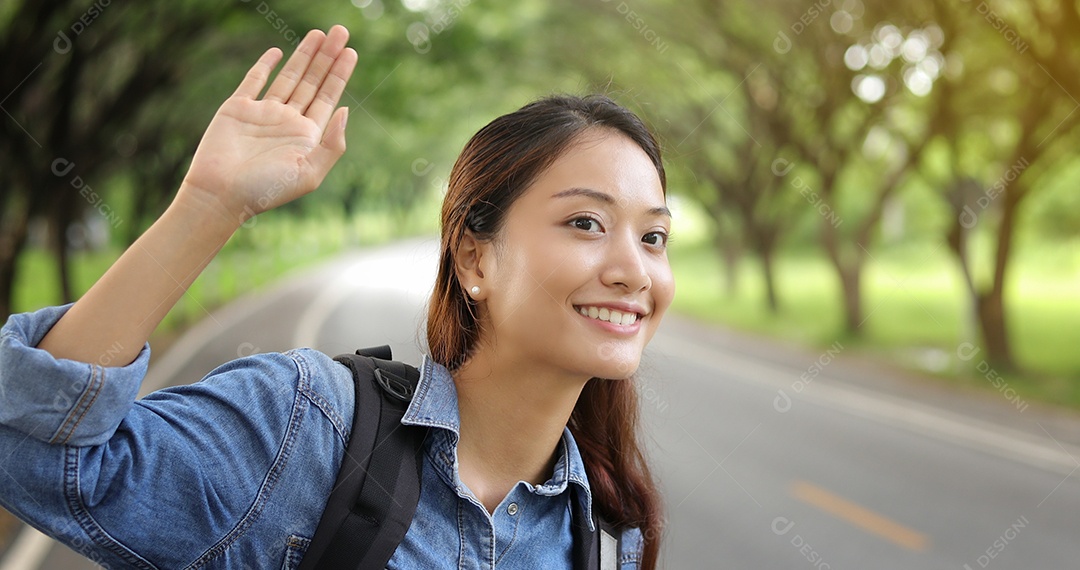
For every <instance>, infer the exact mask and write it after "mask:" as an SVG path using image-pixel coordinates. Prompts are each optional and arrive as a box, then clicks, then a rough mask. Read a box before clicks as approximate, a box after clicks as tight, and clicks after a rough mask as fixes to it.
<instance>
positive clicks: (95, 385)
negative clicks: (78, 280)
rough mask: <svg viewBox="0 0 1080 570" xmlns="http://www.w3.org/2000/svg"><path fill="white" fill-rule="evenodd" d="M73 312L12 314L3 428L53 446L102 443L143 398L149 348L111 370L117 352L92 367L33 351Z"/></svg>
mask: <svg viewBox="0 0 1080 570" xmlns="http://www.w3.org/2000/svg"><path fill="white" fill-rule="evenodd" d="M70 308H71V305H70V304H68V305H64V306H60V307H47V308H44V309H41V310H38V311H34V312H31V313H20V314H15V315H11V317H9V318H8V320H7V323H6V324H5V325H4V326H3V328H0V424H3V425H6V426H8V427H10V428H13V429H16V430H18V431H20V432H23V433H25V434H27V435H28V436H30V437H33V438H35V439H39V440H41V441H45V442H48V443H54V444H66V445H72V446H87V445H99V444H102V443H104V442H106V441H108V440H109V438H110V437H111V436H112V434H113V433H114V432H115V431H116V428H117V427H118V426H119V425H120V422H121V421H122V420H123V419H124V416H125V415H127V412H128V410H129V409H130V408H131V404H132V402H134V401H135V398H136V397H137V396H138V392H139V385H140V384H141V383H142V380H143V378H144V377H145V376H146V369H147V365H148V363H149V361H150V344H149V343H147V344H145V345H144V346H143V348H142V350H141V351H140V352H139V355H138V356H137V357H136V358H135V360H134V361H132V362H131V363H130V364H128V365H126V366H110V365H112V364H116V362H113V358H112V357H111V356H110V354H112V353H113V351H112V350H110V351H107V352H106V353H105V355H104V356H102V358H101V359H100V360H99V361H98V362H97V363H93V364H90V363H86V362H77V361H74V360H68V359H64V358H54V357H53V356H52V355H51V354H49V353H48V352H46V351H44V350H41V349H38V348H34V347H36V346H37V344H38V343H39V342H41V339H42V338H44V337H45V335H46V334H47V333H48V332H49V330H50V329H52V327H53V325H55V324H56V322H57V321H59V320H60V318H61V317H62V316H64V314H65V313H66V312H67V311H68V309H70ZM114 350H115V352H117V353H118V352H119V351H120V347H119V346H117V347H115V349H114Z"/></svg>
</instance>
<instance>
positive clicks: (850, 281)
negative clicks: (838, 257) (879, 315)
mask: <svg viewBox="0 0 1080 570" xmlns="http://www.w3.org/2000/svg"><path fill="white" fill-rule="evenodd" d="M836 273H837V275H839V276H840V288H841V290H842V293H843V297H844V299H843V300H844V332H845V333H847V334H848V336H852V337H860V336H862V335H863V332H862V324H863V321H864V320H865V319H864V318H863V309H862V288H861V281H862V264H861V263H855V264H854V265H852V266H848V267H845V266H842V265H837V267H836Z"/></svg>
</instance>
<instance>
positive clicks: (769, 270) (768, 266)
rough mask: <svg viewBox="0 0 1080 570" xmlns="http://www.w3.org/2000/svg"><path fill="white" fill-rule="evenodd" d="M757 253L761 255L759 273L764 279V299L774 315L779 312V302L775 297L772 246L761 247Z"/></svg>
mask: <svg viewBox="0 0 1080 570" xmlns="http://www.w3.org/2000/svg"><path fill="white" fill-rule="evenodd" d="M758 254H759V255H760V256H761V273H762V277H763V278H764V279H765V300H766V302H767V304H768V307H769V312H770V313H772V314H773V315H775V314H777V313H779V312H780V302H779V300H777V297H776V277H775V275H774V273H773V250H772V247H762V248H760V251H758Z"/></svg>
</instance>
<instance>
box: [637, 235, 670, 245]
mask: <svg viewBox="0 0 1080 570" xmlns="http://www.w3.org/2000/svg"><path fill="white" fill-rule="evenodd" d="M650 239H652V240H655V241H650ZM668 239H669V238H668V234H666V233H664V232H649V233H647V234H645V237H643V238H641V241H643V242H645V243H647V244H649V245H657V246H660V247H666V246H667V244H668Z"/></svg>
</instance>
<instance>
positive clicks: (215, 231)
mask: <svg viewBox="0 0 1080 570" xmlns="http://www.w3.org/2000/svg"><path fill="white" fill-rule="evenodd" d="M165 216H168V217H170V218H172V219H175V220H176V221H178V222H180V223H182V224H184V225H186V226H188V227H190V229H191V230H192V231H193V232H194V233H195V235H203V236H206V237H216V238H218V240H220V241H221V243H224V242H226V241H228V239H229V237H231V236H232V235H233V234H234V233H236V231H237V230H238V229H240V226H242V225H243V224H244V222H245V221H247V219H248V218H250V215H248V216H245V215H244V213H243V212H239V213H237V212H234V211H233V209H231V208H229V207H228V206H227V205H226V204H224V203H223V202H222V201H221V200H220V199H218V198H217V197H216V196H214V195H212V194H210V193H208V192H205V191H202V190H200V189H197V188H194V187H192V186H190V185H188V184H187V183H186V182H185V183H182V184H181V185H180V190H179V191H178V192H177V194H176V198H174V199H173V201H172V203H171V204H170V205H169V207H168V209H167V210H166V212H165ZM163 217H164V216H163Z"/></svg>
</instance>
